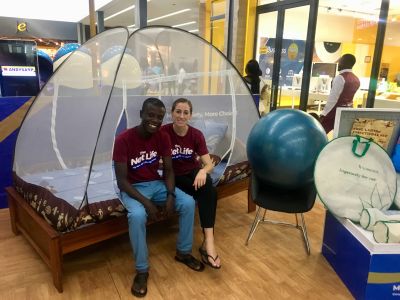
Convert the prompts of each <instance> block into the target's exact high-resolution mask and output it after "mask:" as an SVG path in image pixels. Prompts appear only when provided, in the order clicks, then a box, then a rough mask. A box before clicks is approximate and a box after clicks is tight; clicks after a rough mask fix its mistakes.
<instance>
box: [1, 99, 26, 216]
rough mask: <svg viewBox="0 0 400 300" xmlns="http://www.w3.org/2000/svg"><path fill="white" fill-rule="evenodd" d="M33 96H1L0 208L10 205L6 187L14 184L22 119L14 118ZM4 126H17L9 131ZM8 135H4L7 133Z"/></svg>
mask: <svg viewBox="0 0 400 300" xmlns="http://www.w3.org/2000/svg"><path fill="white" fill-rule="evenodd" d="M30 98H31V97H4V98H0V129H1V130H0V162H1V168H0V209H1V208H5V207H8V204H7V197H6V193H5V188H6V187H7V186H10V185H12V176H11V175H12V163H13V156H14V148H15V142H16V140H17V135H18V129H19V123H20V121H21V119H20V118H19V119H16V118H12V115H13V114H14V113H15V112H17V110H18V109H20V108H21V107H22V106H23V105H24V104H25V103H26V102H27V101H28V100H29V99H30ZM4 128H7V129H9V128H15V130H12V132H9V133H7V131H6V130H4ZM5 134H6V136H3V135H5Z"/></svg>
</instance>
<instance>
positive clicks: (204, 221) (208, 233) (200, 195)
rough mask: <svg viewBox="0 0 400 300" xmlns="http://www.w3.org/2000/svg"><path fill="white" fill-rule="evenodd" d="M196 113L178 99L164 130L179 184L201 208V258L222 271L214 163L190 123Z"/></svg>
mask: <svg viewBox="0 0 400 300" xmlns="http://www.w3.org/2000/svg"><path fill="white" fill-rule="evenodd" d="M192 110H193V109H192V103H191V102H190V101H189V100H188V99H185V98H179V99H177V100H175V102H174V103H173V104H172V109H171V115H172V121H173V123H171V124H166V125H164V126H163V127H162V130H164V131H165V132H167V133H168V134H169V136H170V138H171V145H172V166H173V169H174V173H175V185H176V186H177V187H178V188H180V189H181V190H183V191H184V192H186V193H187V194H189V195H192V196H193V198H194V199H195V200H196V202H197V205H198V208H199V217H200V223H201V227H202V228H203V234H204V236H203V243H202V245H201V247H200V248H199V251H200V255H201V259H202V261H203V262H204V263H205V264H207V265H209V266H210V267H212V268H216V269H219V268H220V267H221V261H220V258H219V257H218V255H217V252H216V249H215V244H214V224H215V216H216V209H217V190H216V189H215V187H214V186H213V185H212V180H211V177H210V175H209V173H210V172H211V171H212V170H213V168H214V164H213V162H212V160H211V158H210V155H209V153H208V150H207V146H206V142H205V139H204V136H203V134H202V133H201V131H199V130H198V129H196V128H194V127H192V126H190V125H189V124H188V122H189V120H190V119H191V117H192ZM198 157H200V161H199V160H198V159H197V158H198Z"/></svg>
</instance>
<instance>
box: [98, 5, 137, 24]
mask: <svg viewBox="0 0 400 300" xmlns="http://www.w3.org/2000/svg"><path fill="white" fill-rule="evenodd" d="M134 8H135V5H131V6H129V7H127V8H125V9H123V10H121V11H119V12H117V13H115V14H113V15H111V16H108V17H107V18H104V21H107V20H110V19H111V18H114V17H116V16H118V15H120V14H122V13H124V12H126V11H128V10H131V9H134Z"/></svg>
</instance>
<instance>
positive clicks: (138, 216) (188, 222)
mask: <svg viewBox="0 0 400 300" xmlns="http://www.w3.org/2000/svg"><path fill="white" fill-rule="evenodd" d="M132 186H133V187H134V188H135V189H137V190H138V191H139V192H140V193H141V194H142V195H143V196H145V197H147V198H149V199H150V200H151V201H152V202H153V203H154V204H156V205H165V203H166V199H167V189H166V186H165V184H164V182H163V181H161V180H157V181H149V182H141V183H135V184H133V185H132ZM175 194H176V199H175V210H176V211H177V212H178V213H179V232H178V240H177V243H176V249H177V250H178V251H179V252H180V253H182V254H186V253H191V252H192V244H193V223H194V212H195V202H194V199H193V197H192V196H189V195H188V194H185V193H184V192H182V191H181V190H180V189H178V188H175ZM121 200H122V202H123V204H124V206H125V208H126V210H127V211H128V223H129V238H130V241H131V246H132V249H133V254H134V257H135V263H136V271H137V272H147V271H148V269H149V261H148V250H147V242H146V222H147V212H146V209H145V208H144V206H143V204H141V203H140V202H139V201H137V200H135V199H133V198H131V197H129V196H128V195H127V194H126V193H125V192H121Z"/></svg>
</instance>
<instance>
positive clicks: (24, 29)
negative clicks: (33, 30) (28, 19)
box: [17, 22, 28, 32]
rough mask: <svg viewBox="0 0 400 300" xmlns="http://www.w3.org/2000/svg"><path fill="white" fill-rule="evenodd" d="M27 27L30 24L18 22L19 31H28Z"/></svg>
mask: <svg viewBox="0 0 400 300" xmlns="http://www.w3.org/2000/svg"><path fill="white" fill-rule="evenodd" d="M27 27H28V26H27V25H26V23H25V22H21V23H18V24H17V30H18V31H19V32H24V31H26V29H27Z"/></svg>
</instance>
